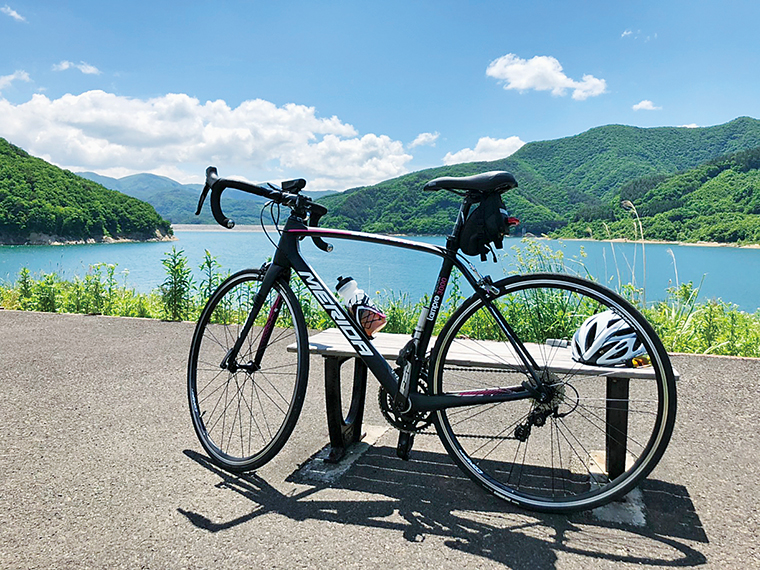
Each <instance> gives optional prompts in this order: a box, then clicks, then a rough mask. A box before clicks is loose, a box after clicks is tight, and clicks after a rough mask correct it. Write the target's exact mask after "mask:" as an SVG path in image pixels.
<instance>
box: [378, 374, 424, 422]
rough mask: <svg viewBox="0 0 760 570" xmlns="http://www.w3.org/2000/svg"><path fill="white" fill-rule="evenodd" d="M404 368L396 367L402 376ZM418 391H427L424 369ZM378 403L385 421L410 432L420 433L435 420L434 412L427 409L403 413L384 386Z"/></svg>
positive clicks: (380, 391)
mask: <svg viewBox="0 0 760 570" xmlns="http://www.w3.org/2000/svg"><path fill="white" fill-rule="evenodd" d="M402 373H403V370H402V369H401V368H397V369H396V374H397V375H398V376H399V377H401V374H402ZM417 391H418V392H419V393H423V394H424V393H427V376H426V375H425V372H424V371H423V372H422V374H420V378H419V380H418V381H417ZM377 403H378V405H379V406H380V412H382V414H383V417H384V418H385V421H387V422H388V423H389V424H390V425H392V426H393V427H395V428H396V429H398V430H401V431H403V432H409V433H419V432H421V431H422V430H424V429H425V428H427V427H428V426H430V424H431V423H432V422H433V414H432V412H427V411H412V412H408V413H403V412H402V411H401V410H398V409H397V408H396V404H395V398H394V397H393V395H391V393H390V392H388V390H386V389H385V388H384V387H383V386H380V389H379V390H378V392H377Z"/></svg>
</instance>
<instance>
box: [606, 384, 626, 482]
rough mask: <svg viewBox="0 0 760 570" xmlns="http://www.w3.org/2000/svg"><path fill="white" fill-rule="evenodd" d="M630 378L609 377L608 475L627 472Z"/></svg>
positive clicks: (610, 476) (614, 475)
mask: <svg viewBox="0 0 760 570" xmlns="http://www.w3.org/2000/svg"><path fill="white" fill-rule="evenodd" d="M628 382H629V380H628V378H607V434H606V439H607V450H606V451H607V453H606V457H607V466H606V467H607V475H608V477H609V478H610V479H614V478H615V477H617V476H618V475H622V474H623V473H624V472H625V458H626V441H627V440H628Z"/></svg>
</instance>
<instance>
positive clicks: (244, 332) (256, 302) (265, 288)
mask: <svg viewBox="0 0 760 570" xmlns="http://www.w3.org/2000/svg"><path fill="white" fill-rule="evenodd" d="M286 273H287V272H286V271H285V268H283V267H281V266H279V265H274V264H271V265H269V267H268V268H267V270H266V272H265V273H264V279H263V280H262V282H261V287H260V288H259V291H258V293H256V296H255V297H254V299H253V307H251V311H250V313H248V317H247V318H246V320H245V323H244V324H243V328H242V329H241V330H240V334H239V335H238V338H237V340H236V341H235V344H234V346H233V347H232V348H230V350H229V351H228V352H227V354H225V355H224V358H223V359H222V362H221V363H220V364H219V367H220V368H222V369H227V370H229V371H230V372H236V371H237V370H239V369H242V370H246V371H247V372H256V371H257V370H259V368H260V367H261V360H262V358H263V357H264V351H265V349H266V347H267V345H268V344H269V339H270V338H271V337H272V332H273V331H274V324H275V322H277V317H278V316H279V315H280V310H281V309H282V303H283V299H282V295H281V294H279V293H278V294H277V298H276V299H275V300H274V303H272V307H271V308H270V309H269V316H268V317H267V321H266V324H265V325H264V330H263V331H262V333H261V337H260V339H259V346H258V348H257V349H256V356H255V357H254V359H253V361H251V362H248V363H246V364H240V363H238V361H237V358H238V354H240V350H241V349H242V347H243V343H244V342H245V339H246V337H247V336H248V333H250V332H251V329H252V328H253V324H254V322H255V321H256V317H258V315H259V313H260V312H261V309H262V307H263V306H264V302H265V301H266V298H267V295H269V291H271V290H272V289H273V288H274V284H275V282H276V281H277V280H278V279H280V278H281V276H282V275H284V274H286Z"/></svg>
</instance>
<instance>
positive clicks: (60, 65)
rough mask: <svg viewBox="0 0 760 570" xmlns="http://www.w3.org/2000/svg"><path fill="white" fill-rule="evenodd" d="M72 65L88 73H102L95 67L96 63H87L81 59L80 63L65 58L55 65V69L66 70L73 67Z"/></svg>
mask: <svg viewBox="0 0 760 570" xmlns="http://www.w3.org/2000/svg"><path fill="white" fill-rule="evenodd" d="M72 67H75V68H76V69H78V70H79V71H81V72H82V73H84V74H86V75H100V73H101V71H100V70H99V69H98V68H97V67H95V66H94V65H90V64H89V63H86V62H84V61H80V62H79V63H78V64H75V63H72V62H70V61H66V60H63V61H62V62H61V63H56V64H55V65H53V71H66V70H67V69H71V68H72Z"/></svg>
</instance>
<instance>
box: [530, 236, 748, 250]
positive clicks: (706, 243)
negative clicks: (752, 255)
mask: <svg viewBox="0 0 760 570" xmlns="http://www.w3.org/2000/svg"><path fill="white" fill-rule="evenodd" d="M532 237H533V238H534V239H542V240H551V241H582V242H588V243H632V244H642V245H648V244H654V245H683V246H696V247H735V248H744V249H760V243H748V244H738V243H726V242H718V241H667V240H656V239H652V240H648V239H647V240H640V239H637V240H633V239H625V238H613V239H588V238H566V237H558V238H553V237H549V236H546V235H543V236H540V237H539V236H532Z"/></svg>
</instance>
